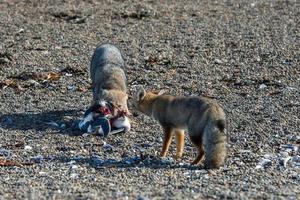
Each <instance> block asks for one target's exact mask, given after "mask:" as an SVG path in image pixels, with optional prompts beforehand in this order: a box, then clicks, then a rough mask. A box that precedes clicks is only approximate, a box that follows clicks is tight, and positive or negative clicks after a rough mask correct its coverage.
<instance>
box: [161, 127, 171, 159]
mask: <svg viewBox="0 0 300 200" xmlns="http://www.w3.org/2000/svg"><path fill="white" fill-rule="evenodd" d="M163 129H164V140H163V146H162V151H161V153H160V156H161V157H166V155H167V153H168V150H169V146H170V144H171V141H172V128H170V127H163Z"/></svg>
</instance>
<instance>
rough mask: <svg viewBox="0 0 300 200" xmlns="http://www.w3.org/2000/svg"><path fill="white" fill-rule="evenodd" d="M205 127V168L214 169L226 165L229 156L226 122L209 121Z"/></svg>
mask: <svg viewBox="0 0 300 200" xmlns="http://www.w3.org/2000/svg"><path fill="white" fill-rule="evenodd" d="M209 121H210V122H209V123H208V124H207V125H206V126H205V129H204V135H203V146H204V151H205V163H204V166H205V168H208V169H213V168H219V167H221V166H222V165H224V163H225V160H226V155H227V148H226V145H227V144H226V141H227V139H226V130H225V128H226V121H225V120H224V119H216V120H209Z"/></svg>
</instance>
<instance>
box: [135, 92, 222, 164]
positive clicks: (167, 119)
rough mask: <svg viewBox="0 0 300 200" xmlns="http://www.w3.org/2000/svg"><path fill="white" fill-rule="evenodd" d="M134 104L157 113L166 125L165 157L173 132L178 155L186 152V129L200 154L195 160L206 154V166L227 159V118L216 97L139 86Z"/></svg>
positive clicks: (146, 112) (150, 112) (157, 118)
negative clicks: (162, 91) (194, 95)
mask: <svg viewBox="0 0 300 200" xmlns="http://www.w3.org/2000/svg"><path fill="white" fill-rule="evenodd" d="M133 105H134V107H135V109H137V110H138V111H140V112H142V113H143V114H145V115H148V116H150V117H153V118H154V119H155V120H157V121H158V122H159V123H160V125H161V126H162V128H163V131H164V139H163V147H162V151H161V156H162V157H165V156H166V155H167V152H168V148H169V146H170V143H171V139H172V135H173V134H175V137H176V140H177V150H176V156H175V158H176V159H178V158H180V157H181V156H182V153H183V147H184V134H185V133H184V132H185V130H187V132H188V134H189V136H190V139H191V141H192V143H193V144H194V145H195V146H196V147H197V149H198V155H197V157H196V158H195V160H194V161H193V162H192V164H198V163H200V162H201V161H202V160H203V159H204V157H205V160H204V166H205V168H208V169H209V168H219V167H220V166H222V165H223V164H224V163H225V159H226V153H227V150H226V130H225V128H226V119H225V113H224V111H223V109H222V108H221V107H220V106H219V105H218V104H217V103H216V102H215V101H214V100H212V99H209V98H205V97H174V96H171V95H164V94H162V95H160V94H156V93H153V92H146V91H145V90H144V88H143V87H141V86H140V87H137V88H136V91H135V95H134V102H133Z"/></svg>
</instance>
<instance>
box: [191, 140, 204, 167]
mask: <svg viewBox="0 0 300 200" xmlns="http://www.w3.org/2000/svg"><path fill="white" fill-rule="evenodd" d="M191 141H192V143H193V144H194V145H195V146H196V147H197V149H198V155H197V157H196V158H195V160H194V161H193V162H192V165H195V164H198V163H200V162H201V161H202V159H203V158H204V148H203V145H202V138H201V137H200V136H191Z"/></svg>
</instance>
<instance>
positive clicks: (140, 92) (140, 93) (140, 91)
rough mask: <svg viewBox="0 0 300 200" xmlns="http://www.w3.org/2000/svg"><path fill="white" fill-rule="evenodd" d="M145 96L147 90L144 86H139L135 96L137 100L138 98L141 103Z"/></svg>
mask: <svg viewBox="0 0 300 200" xmlns="http://www.w3.org/2000/svg"><path fill="white" fill-rule="evenodd" d="M145 96H146V91H145V89H144V88H143V86H138V87H137V88H136V95H135V98H136V99H137V100H138V101H141V100H142V99H143V98H144V97H145Z"/></svg>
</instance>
